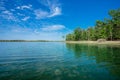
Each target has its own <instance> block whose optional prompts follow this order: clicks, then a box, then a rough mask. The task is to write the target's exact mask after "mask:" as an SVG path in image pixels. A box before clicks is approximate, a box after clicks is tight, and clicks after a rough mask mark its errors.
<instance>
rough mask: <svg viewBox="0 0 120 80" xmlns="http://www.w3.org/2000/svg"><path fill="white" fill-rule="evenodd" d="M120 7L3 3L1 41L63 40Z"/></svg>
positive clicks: (31, 0)
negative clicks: (75, 30)
mask: <svg viewBox="0 0 120 80" xmlns="http://www.w3.org/2000/svg"><path fill="white" fill-rule="evenodd" d="M118 8H120V0H0V39H24V40H35V39H39V40H61V39H62V36H65V35H66V34H67V33H69V32H72V30H73V29H74V28H76V27H81V28H83V29H86V28H88V27H92V26H94V25H95V21H96V20H103V19H104V18H109V15H108V11H109V10H111V9H118Z"/></svg>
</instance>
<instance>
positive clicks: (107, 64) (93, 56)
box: [0, 42, 120, 80]
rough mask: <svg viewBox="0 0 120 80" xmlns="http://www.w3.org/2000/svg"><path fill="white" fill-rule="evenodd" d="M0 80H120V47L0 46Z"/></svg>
mask: <svg viewBox="0 0 120 80" xmlns="http://www.w3.org/2000/svg"><path fill="white" fill-rule="evenodd" d="M0 80H120V46H116V47H113V46H106V45H99V46H93V45H80V44H66V43H62V42H0Z"/></svg>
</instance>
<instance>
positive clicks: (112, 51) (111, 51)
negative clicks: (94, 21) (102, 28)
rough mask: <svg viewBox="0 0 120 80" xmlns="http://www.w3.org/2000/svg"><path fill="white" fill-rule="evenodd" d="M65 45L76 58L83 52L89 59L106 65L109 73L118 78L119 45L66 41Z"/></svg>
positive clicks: (119, 74) (119, 67)
mask: <svg viewBox="0 0 120 80" xmlns="http://www.w3.org/2000/svg"><path fill="white" fill-rule="evenodd" d="M66 47H67V48H68V50H70V51H72V52H73V53H74V56H75V57H76V58H81V57H82V56H83V54H84V56H87V57H88V58H90V59H95V60H96V63H97V64H101V66H104V67H108V70H109V72H110V74H112V75H114V76H117V77H119V79H120V46H108V45H88V44H69V43H68V44H66Z"/></svg>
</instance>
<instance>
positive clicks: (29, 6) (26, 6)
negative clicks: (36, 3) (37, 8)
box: [16, 5, 32, 10]
mask: <svg viewBox="0 0 120 80" xmlns="http://www.w3.org/2000/svg"><path fill="white" fill-rule="evenodd" d="M31 8H32V5H23V6H18V7H16V9H21V10H23V9H31Z"/></svg>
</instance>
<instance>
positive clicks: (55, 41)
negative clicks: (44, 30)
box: [0, 40, 63, 42]
mask: <svg viewBox="0 0 120 80" xmlns="http://www.w3.org/2000/svg"><path fill="white" fill-rule="evenodd" d="M0 42H63V41H57V40H56V41H53V40H0Z"/></svg>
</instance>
